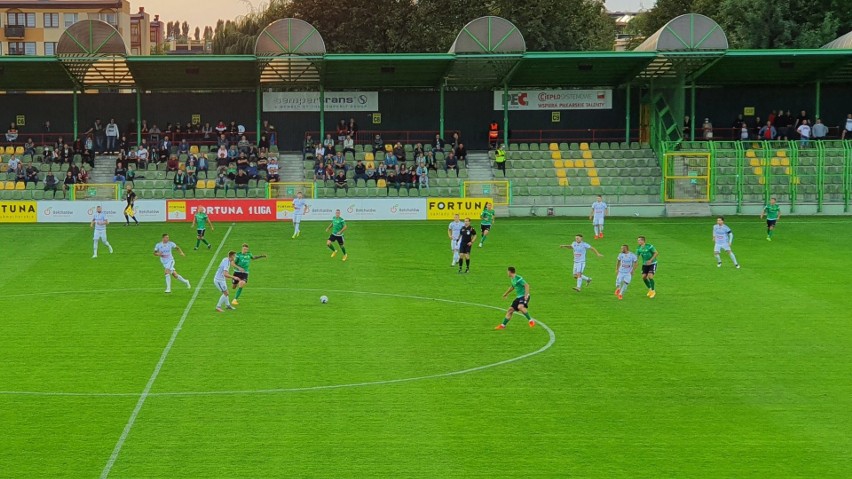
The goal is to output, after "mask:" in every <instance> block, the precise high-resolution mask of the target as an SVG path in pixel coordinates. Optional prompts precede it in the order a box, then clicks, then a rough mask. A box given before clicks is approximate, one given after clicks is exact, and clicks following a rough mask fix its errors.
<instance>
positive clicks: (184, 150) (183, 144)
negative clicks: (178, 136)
mask: <svg viewBox="0 0 852 479" xmlns="http://www.w3.org/2000/svg"><path fill="white" fill-rule="evenodd" d="M178 154H179V155H188V154H189V142H188V141H186V138H184V139H183V140H180V143H179V144H178Z"/></svg>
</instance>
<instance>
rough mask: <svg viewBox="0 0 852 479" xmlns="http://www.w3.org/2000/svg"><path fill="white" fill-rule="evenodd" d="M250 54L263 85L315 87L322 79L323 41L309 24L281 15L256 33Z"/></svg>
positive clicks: (324, 51) (324, 49)
mask: <svg viewBox="0 0 852 479" xmlns="http://www.w3.org/2000/svg"><path fill="white" fill-rule="evenodd" d="M254 54H255V56H256V57H257V61H258V70H259V75H260V83H261V84H263V85H264V86H282V87H287V88H293V87H316V86H318V85H319V84H320V81H321V78H322V67H323V63H324V62H323V57H324V55H325V54H326V48H325V40H323V38H322V35H320V33H319V31H318V30H317V29H316V28H315V27H314V26H313V25H311V24H310V23H308V22H306V21H304V20H300V19H298V18H282V19H280V20H276V21H274V22H272V23H270V24H269V25H267V26H266V27H265V28H264V29H263V30H262V31H261V32H260V35H258V36H257V41H256V42H255V45H254Z"/></svg>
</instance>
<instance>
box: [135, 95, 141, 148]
mask: <svg viewBox="0 0 852 479" xmlns="http://www.w3.org/2000/svg"><path fill="white" fill-rule="evenodd" d="M136 144H137V145H141V144H142V91H141V90H140V89H139V87H136Z"/></svg>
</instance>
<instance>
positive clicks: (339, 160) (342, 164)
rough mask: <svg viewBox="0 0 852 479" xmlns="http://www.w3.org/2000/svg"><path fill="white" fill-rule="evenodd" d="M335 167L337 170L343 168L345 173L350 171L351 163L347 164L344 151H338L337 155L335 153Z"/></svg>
mask: <svg viewBox="0 0 852 479" xmlns="http://www.w3.org/2000/svg"><path fill="white" fill-rule="evenodd" d="M334 169H335V170H343V172H344V173H347V172H349V165H347V164H346V157H345V156H343V152H341V151H338V152H337V154H336V155H334Z"/></svg>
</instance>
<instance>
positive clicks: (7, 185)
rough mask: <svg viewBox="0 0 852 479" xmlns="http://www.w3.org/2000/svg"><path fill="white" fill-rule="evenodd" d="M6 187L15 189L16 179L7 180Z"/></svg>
mask: <svg viewBox="0 0 852 479" xmlns="http://www.w3.org/2000/svg"><path fill="white" fill-rule="evenodd" d="M6 189H7V190H14V189H15V182H14V181H7V182H6Z"/></svg>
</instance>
